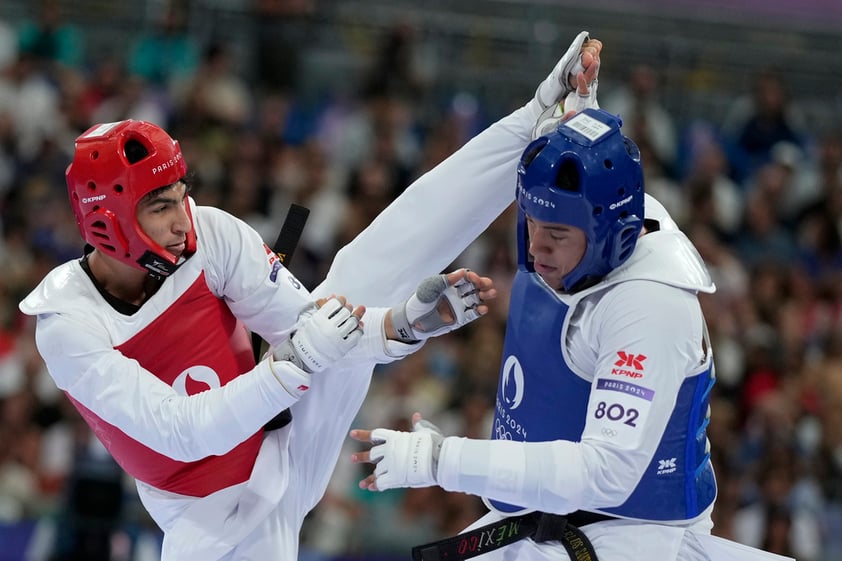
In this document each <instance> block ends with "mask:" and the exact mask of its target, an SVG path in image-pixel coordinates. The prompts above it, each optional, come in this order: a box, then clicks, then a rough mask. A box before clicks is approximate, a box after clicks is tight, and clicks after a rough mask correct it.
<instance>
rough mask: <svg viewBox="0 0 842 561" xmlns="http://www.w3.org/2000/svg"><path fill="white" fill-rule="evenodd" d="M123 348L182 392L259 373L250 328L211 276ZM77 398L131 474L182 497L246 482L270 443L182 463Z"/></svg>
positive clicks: (257, 440)
mask: <svg viewBox="0 0 842 561" xmlns="http://www.w3.org/2000/svg"><path fill="white" fill-rule="evenodd" d="M116 349H117V350H119V351H120V352H121V353H123V354H124V355H125V356H127V357H129V358H133V359H135V360H137V361H138V362H139V363H140V365H141V366H143V367H144V368H145V369H147V370H148V371H149V372H151V373H152V374H154V375H156V376H158V378H160V379H161V380H163V381H164V382H166V383H167V384H169V385H171V386H173V387H174V388H175V389H176V391H177V392H178V393H179V394H182V395H193V394H197V393H200V392H202V391H205V390H208V389H211V388H213V387H220V386H224V385H225V384H227V383H228V382H230V381H231V380H233V379H234V378H236V377H237V376H239V375H241V374H243V373H244V372H248V371H249V370H251V369H252V368H254V358H253V355H252V351H251V341H250V338H249V335H248V333H247V331H246V329H245V327H244V326H243V325H242V324H241V323H240V322H239V321H238V320H237V319H236V318H235V317H234V316H233V314H232V313H231V311H230V310H229V309H228V307H227V306H226V305H225V303H224V302H223V301H222V300H221V299H219V298H217V297H216V296H215V295H214V294H213V293H212V292H211V291H210V290H209V289H208V286H207V284H206V283H205V276H204V274H201V275H200V276H199V278H198V279H196V281H195V282H194V283H193V285H192V286H191V287H190V288H189V289H187V291H185V293H184V294H182V295H181V296H180V297H179V298H178V300H176V301H175V302H174V303H173V304H172V305H171V306H170V307H169V308H167V310H166V311H165V312H164V313H162V314H161V315H160V316H159V317H157V318H156V319H155V320H154V321H153V322H152V323H151V324H149V325H148V326H147V327H146V328H145V329H143V330H142V331H140V332H139V333H137V334H136V335H135V336H133V337H132V338H131V339H129V340H128V341H126V342H125V343H123V344H122V345H119V346H117V347H116ZM71 401H73V404H74V405H75V406H76V408H77V409H78V410H79V412H80V413H81V414H82V416H83V417H84V418H85V420H86V421H87V422H88V424H89V425H90V426H91V428H92V429H93V431H94V432H95V433H96V435H97V437H99V439H100V441H102V443H103V444H104V445H105V447H106V448H107V449H108V451H109V452H110V453H111V455H112V456H113V457H114V459H115V460H116V461H117V463H118V464H120V466H121V467H122V468H123V469H124V470H125V471H126V472H127V473H128V474H129V475H131V476H132V477H134V478H136V479H138V480H140V481H143V482H144V483H148V484H149V485H152V486H153V487H156V488H158V489H163V490H166V491H171V492H174V493H179V494H182V495H189V496H194V497H204V496H206V495H209V494H211V493H213V492H214V491H218V490H220V489H223V488H225V487H228V486H231V485H235V484H237V483H242V482H243V481H246V480H247V479H248V478H249V475H250V474H251V470H252V467H253V466H254V461H255V458H256V457H257V453H258V450H259V449H260V444H261V442H262V440H263V431H262V430H261V431H258V432H257V433H255V434H254V435H253V436H251V437H250V438H249V439H248V440H246V441H245V442H243V443H241V444H239V445H238V446H236V447H235V448H234V449H232V450H231V451H229V452H228V453H226V454H224V455H222V456H209V457H207V458H204V459H201V460H198V461H195V462H179V461H176V460H173V459H171V458H168V457H166V456H164V455H162V454H159V453H158V452H156V451H154V450H152V449H151V448H148V447H147V446H144V445H143V444H141V443H139V442H137V441H136V440H133V439H132V438H130V437H129V436H127V435H126V434H125V433H124V432H123V431H121V430H120V429H118V428H117V427H115V426H113V425H111V424H108V423H106V422H105V421H103V420H102V419H100V418H99V417H97V416H96V415H95V414H94V413H93V412H92V411H91V410H89V409H87V408H86V407H84V406H83V405H81V404H80V403H78V402H77V401H75V400H73V398H71Z"/></svg>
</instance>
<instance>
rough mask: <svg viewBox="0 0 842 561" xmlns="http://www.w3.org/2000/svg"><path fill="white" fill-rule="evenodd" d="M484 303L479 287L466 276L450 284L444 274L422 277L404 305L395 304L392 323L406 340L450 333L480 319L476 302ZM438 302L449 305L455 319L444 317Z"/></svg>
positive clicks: (407, 341)
mask: <svg viewBox="0 0 842 561" xmlns="http://www.w3.org/2000/svg"><path fill="white" fill-rule="evenodd" d="M481 303H482V300H480V297H479V289H478V288H477V287H476V285H475V284H474V283H472V282H471V281H469V280H468V279H466V278H462V279H459V281H458V282H457V283H456V284H454V285H453V286H448V284H447V277H446V276H445V275H437V276H433V277H428V278H426V279H424V280H423V281H421V284H419V285H418V288H417V289H416V290H415V294H413V295H412V296H410V297H409V299H408V300H407V301H406V302H404V303H403V304H401V305H398V306H395V307H394V308H392V310H391V312H392V325H393V326H394V328H395V331H396V332H397V334H398V337H400V339H401V341H403V342H405V343H414V342H418V341H422V340H425V339H429V338H430V337H435V336H437V335H442V334H444V333H449V332H450V331H453V330H454V329H458V328H459V327H461V326H463V325H465V324H466V323H470V322H472V321H473V320H475V319H477V318H478V317H479V316H480V314H479V312H478V311H477V306H479V305H480V304H481ZM439 305H446V306H448V307H449V308H450V310H449V311H450V315H451V317H452V318H453V320H452V321H449V322H448V321H445V320H444V319H443V318H442V317H441V314H440V313H439V311H438V309H439Z"/></svg>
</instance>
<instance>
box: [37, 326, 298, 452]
mask: <svg viewBox="0 0 842 561" xmlns="http://www.w3.org/2000/svg"><path fill="white" fill-rule="evenodd" d="M36 344H37V346H38V350H39V352H40V353H41V356H42V357H43V358H44V361H45V363H46V364H47V368H48V369H49V371H50V374H51V375H52V377H53V378H54V379H55V381H56V384H57V385H58V387H59V388H60V389H61V390H63V391H65V392H67V393H68V394H69V395H70V396H72V397H73V398H74V399H75V400H77V401H78V402H80V403H81V404H82V405H84V406H85V407H86V408H88V409H90V410H91V411H92V412H94V413H95V414H96V415H97V416H98V417H99V418H100V419H102V420H103V421H105V422H107V423H109V424H111V425H114V426H115V427H117V428H118V429H120V430H122V431H123V432H125V433H126V434H127V435H128V436H130V437H131V438H133V439H135V440H137V441H138V442H140V443H142V444H144V445H145V446H148V447H149V448H152V449H153V450H155V451H156V452H159V453H161V454H163V455H165V456H167V457H170V458H173V459H175V460H179V461H184V462H187V461H194V460H198V459H201V458H205V457H207V456H210V455H219V454H224V453H225V452H228V451H229V450H231V449H232V448H234V447H235V446H236V445H238V444H240V443H241V442H243V441H244V440H246V439H247V438H248V437H250V436H252V435H253V434H254V433H255V432H257V431H258V430H260V428H261V427H262V426H263V425H264V424H265V423H266V422H267V421H269V420H270V419H271V418H273V417H274V416H275V415H277V414H278V412H279V411H283V410H284V409H286V408H288V407H289V406H290V405H292V404H293V403H295V401H296V399H295V398H294V397H293V396H291V395H290V394H289V393H287V392H286V391H285V390H284V389H283V386H282V385H281V384H280V383H279V381H278V380H277V379H276V378H275V376H274V374H273V373H272V371H271V369H270V367H269V362H268V361H265V360H264V361H261V362H260V363H259V364H258V365H257V366H256V367H255V368H254V369H253V370H252V371H251V372H247V373H246V374H244V375H242V376H239V377H237V378H236V379H235V380H232V381H231V382H230V383H228V384H226V385H225V386H223V387H221V388H215V389H213V390H210V391H205V392H201V393H198V394H195V395H192V396H182V395H179V394H177V393H176V391H175V390H174V389H173V388H172V387H171V386H169V385H167V384H166V383H165V382H163V381H161V380H160V379H159V378H157V377H156V376H155V375H154V374H152V373H151V372H149V371H148V370H145V369H144V368H143V367H141V366H140V364H139V363H138V362H137V361H136V360H134V359H131V358H127V357H126V356H125V355H123V354H122V353H121V352H119V351H118V350H115V349H113V348H112V346H111V342H110V338H109V336H108V334H107V333H106V332H104V330H103V329H102V328H97V327H96V326H94V325H92V324H91V323H89V322H85V321H84V320H83V319H77V320H73V319H70V318H68V317H67V316H66V315H62V314H45V315H40V316H39V317H38V328H37V330H36Z"/></svg>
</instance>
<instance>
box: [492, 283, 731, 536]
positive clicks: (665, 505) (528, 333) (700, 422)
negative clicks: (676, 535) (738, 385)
mask: <svg viewBox="0 0 842 561" xmlns="http://www.w3.org/2000/svg"><path fill="white" fill-rule="evenodd" d="M509 310H510V311H509V318H508V324H507V327H506V341H505V346H504V353H503V356H504V357H505V360H504V362H503V367H502V370H501V373H500V381H499V384H498V388H497V404H496V412H495V418H494V428H493V434H492V438H494V439H508V440H516V441H526V442H546V441H552V440H569V441H573V442H578V441H580V440H581V437H582V431H583V430H584V427H585V421H586V416H587V405H588V398H589V396H590V393H591V384H590V382H588V381H585V380H583V379H582V378H580V377H579V376H577V375H576V374H574V373H573V371H572V370H571V369H570V366H569V365H568V364H567V363H566V362H565V360H564V356H563V354H562V352H561V345H562V343H561V332H562V327H563V325H564V320H565V317H566V316H567V313H568V311H569V308H568V306H567V305H565V304H564V303H563V302H561V301H559V299H558V298H557V297H556V295H555V294H554V293H553V292H552V290H551V289H549V288H548V287H547V286H546V285H545V284H544V283H543V282H542V281H541V280H540V278H539V277H538V275H537V274H535V273H527V272H524V271H518V273H517V275H516V277H515V282H514V285H513V286H512V293H511V302H510V306H509ZM713 383H714V377H713V375H712V366H711V368H709V369H708V370H706V371H704V372H702V373H700V374H697V375H695V376H692V377H689V378H686V379H685V381H684V383H683V384H682V385H681V388H680V390H679V392H678V396H677V399H676V403H675V406H674V409H673V412H672V415H671V416H670V419H669V422H668V424H667V427H666V430H665V431H664V434H663V435H662V436H661V441H660V444H659V445H658V449H657V451H656V452H655V455H654V456H653V460H652V462H651V463H650V465H649V466H648V467H647V469H646V471H645V472H644V474H643V477H642V478H641V479H640V481H639V482H638V483H637V486H636V487H635V489H634V491H633V492H632V494H631V495H630V496H629V498H628V499H627V500H626V501H625V502H624V503H623V504H621V505H618V506H616V507H612V508H602V509H600V511H602V512H605V513H608V514H614V515H617V516H621V517H626V518H637V519H642V520H654V521H666V520H689V519H692V518H695V517H696V516H698V515H699V514H701V513H702V512H703V511H704V510H705V509H706V508H707V507H708V506H709V505H710V504H711V503H712V502H713V500H714V498H715V497H716V482H715V479H714V475H713V467H712V465H711V462H710V452H709V450H708V442H707V435H706V433H705V429H706V428H707V425H708V423H709V416H708V402H709V398H710V390H711V388H712V387H713ZM490 502H491V504H492V505H493V506H494V507H495V508H496V509H498V510H500V511H503V512H516V511H519V510H523V508H524V507H522V506H517V505H511V504H506V503H501V502H499V501H490Z"/></svg>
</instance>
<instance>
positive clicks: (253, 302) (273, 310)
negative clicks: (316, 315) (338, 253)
mask: <svg viewBox="0 0 842 561" xmlns="http://www.w3.org/2000/svg"><path fill="white" fill-rule="evenodd" d="M197 216H198V220H197V236H198V237H199V240H200V241H199V243H201V244H202V248H203V251H204V255H205V263H203V267H204V270H205V275H206V278H207V281H208V286H209V287H210V289H211V290H212V291H213V292H214V293H215V294H216V295H217V296H219V297H222V298H225V301H226V303H227V304H228V307H229V308H230V309H231V312H232V313H233V314H234V315H235V316H236V317H237V318H238V319H240V320H242V322H243V323H244V324H245V325H246V327H247V328H248V329H249V330H251V331H255V332H257V333H258V334H259V335H260V336H261V337H263V338H264V339H265V340H266V341H268V342H269V343H270V344H273V345H275V344H278V343H280V342H282V341H284V340H286V339H287V338H288V336H289V333H290V331H291V330H292V329H293V327H294V325H295V322H296V321H297V320H298V316H299V315H300V313H301V311H302V310H303V309H304V308H305V307H306V306H307V305H308V304H309V303H310V302H312V301H313V297H312V296H311V295H310V293H309V292H308V290H307V289H306V288H305V287H304V286H303V285H302V284H301V282H300V281H299V280H298V279H297V278H295V275H293V274H292V273H291V272H290V271H289V270H287V269H286V268H285V267H284V266H283V265H281V263H280V260H279V259H278V257H277V255H275V253H274V252H272V251H271V250H270V249H269V248H268V247H267V246H266V244H264V243H263V239H262V238H261V237H260V235H259V234H258V233H257V232H256V231H255V230H254V229H253V228H251V227H250V226H249V225H248V224H246V223H245V222H243V221H242V220H240V219H239V218H236V217H235V216H232V215H230V214H228V213H225V212H223V211H221V210H219V209H216V208H213V207H199V213H197ZM337 294H341V293H340V292H337Z"/></svg>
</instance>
